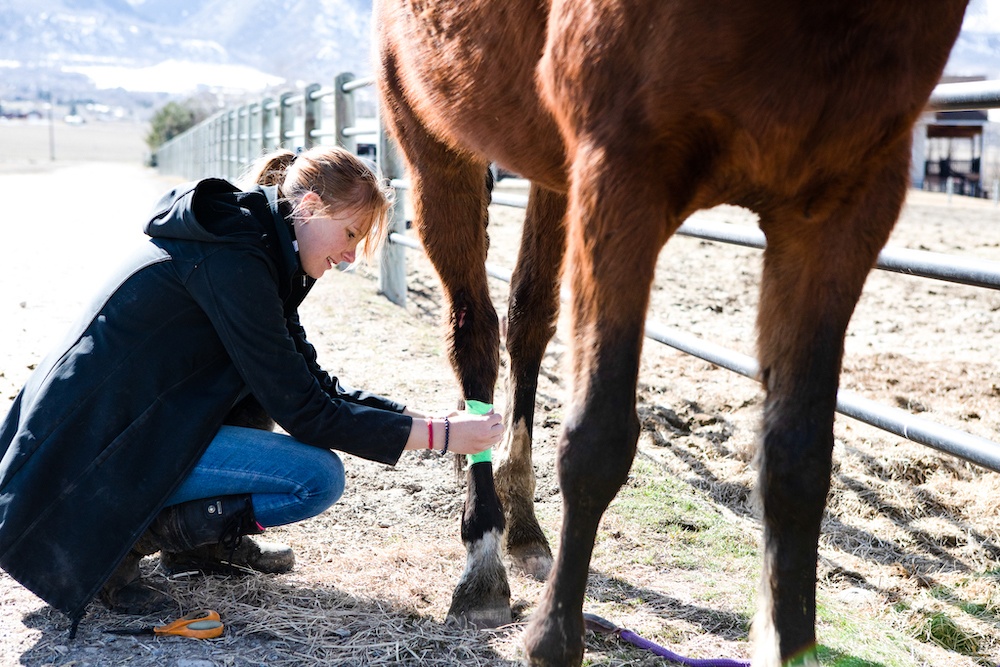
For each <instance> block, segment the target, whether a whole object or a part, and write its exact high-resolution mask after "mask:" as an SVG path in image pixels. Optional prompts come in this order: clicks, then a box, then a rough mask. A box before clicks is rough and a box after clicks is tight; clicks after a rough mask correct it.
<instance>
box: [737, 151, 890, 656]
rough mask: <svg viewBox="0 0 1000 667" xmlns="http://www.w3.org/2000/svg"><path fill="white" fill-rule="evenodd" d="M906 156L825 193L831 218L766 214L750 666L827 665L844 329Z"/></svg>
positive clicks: (883, 231) (878, 244) (791, 210)
mask: <svg viewBox="0 0 1000 667" xmlns="http://www.w3.org/2000/svg"><path fill="white" fill-rule="evenodd" d="M904 148H905V147H904ZM908 154H909V151H908V148H905V150H904V149H901V150H900V151H898V156H897V158H895V159H894V160H893V162H892V164H891V165H889V167H887V168H886V169H885V170H884V172H883V173H882V175H881V177H879V178H875V179H871V183H870V185H868V184H865V185H862V186H860V187H859V189H858V190H856V191H855V193H852V195H851V196H849V197H843V198H841V197H836V198H834V197H830V198H829V201H831V202H832V201H835V200H840V202H838V205H836V206H835V207H834V205H833V204H831V207H834V210H832V211H830V212H829V214H827V215H826V216H822V217H820V216H816V215H813V216H812V218H811V219H804V218H803V217H802V216H801V214H799V213H797V211H801V210H804V207H802V206H798V207H795V206H789V207H788V209H787V210H783V211H776V212H774V213H762V215H761V227H762V229H763V230H764V232H765V234H766V235H767V241H768V245H767V249H766V250H765V252H764V270H763V280H762V283H761V299H760V310H759V314H758V323H757V326H758V336H759V338H758V347H759V355H760V367H761V380H762V381H763V383H764V386H765V390H766V398H765V402H764V416H763V423H762V433H761V439H760V450H759V452H758V457H759V458H758V463H759V478H758V485H757V494H758V496H759V497H760V499H761V504H762V508H763V522H764V568H763V573H762V579H761V592H760V597H759V603H758V611H757V615H756V617H755V619H754V623H753V635H754V640H755V654H754V663H753V664H754V665H755V667H779V666H792V665H794V666H799V665H803V666H804V665H815V666H818V665H819V664H820V663H819V660H818V658H817V655H816V634H815V623H816V557H817V549H818V542H819V533H820V523H821V521H822V518H823V511H824V508H825V506H826V498H827V493H828V492H829V488H830V472H831V457H832V451H833V421H834V411H835V408H836V402H837V389H838V385H839V375H840V368H841V360H842V357H843V349H844V336H845V333H846V330H847V326H848V323H849V320H850V318H851V315H852V313H853V311H854V307H855V305H856V304H857V301H858V298H859V297H860V295H861V290H862V288H863V286H864V281H865V279H866V277H867V275H868V273H869V271H870V269H871V268H872V266H873V265H874V263H875V260H876V257H877V256H878V253H879V251H880V250H881V248H882V246H883V245H884V244H885V242H886V240H887V239H888V237H889V233H890V231H891V229H892V226H893V224H894V223H895V220H896V217H897V215H898V213H899V208H900V206H901V203H902V201H903V197H904V195H905V191H906V177H907V176H906V175H907V171H906V164H907V157H908ZM862 188H866V192H862ZM858 193H860V194H858ZM843 200H847V201H846V203H843ZM821 205H822V204H821ZM817 217H820V219H817Z"/></svg>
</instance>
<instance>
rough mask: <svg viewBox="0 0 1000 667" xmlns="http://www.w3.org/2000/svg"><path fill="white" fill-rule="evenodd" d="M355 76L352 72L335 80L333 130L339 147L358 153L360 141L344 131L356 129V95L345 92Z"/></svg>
mask: <svg viewBox="0 0 1000 667" xmlns="http://www.w3.org/2000/svg"><path fill="white" fill-rule="evenodd" d="M353 80H354V75H353V74H351V73H350V72H342V73H341V74H338V75H337V78H336V79H335V80H334V93H333V130H334V132H335V139H336V142H337V145H338V146H343V147H344V148H346V149H347V150H349V151H351V152H352V153H355V154H357V152H358V140H357V139H356V138H355V137H353V136H350V137H349V136H347V135H346V134H344V130H345V129H347V128H349V127H354V122H355V114H354V93H353V92H344V84H346V83H348V82H350V81H353Z"/></svg>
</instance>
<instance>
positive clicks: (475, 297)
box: [379, 44, 511, 627]
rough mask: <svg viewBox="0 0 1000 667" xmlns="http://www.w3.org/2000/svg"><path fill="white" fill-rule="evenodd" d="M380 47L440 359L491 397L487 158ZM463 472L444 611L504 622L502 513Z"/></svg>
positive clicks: (493, 328)
mask: <svg viewBox="0 0 1000 667" xmlns="http://www.w3.org/2000/svg"><path fill="white" fill-rule="evenodd" d="M382 48H383V53H382V64H383V71H382V75H381V76H380V77H379V85H380V89H381V90H380V93H381V96H382V101H383V106H382V109H383V117H384V119H385V121H386V123H387V125H388V127H389V129H390V131H391V133H392V135H393V137H394V138H395V139H396V142H397V143H398V145H399V147H400V149H401V150H402V153H403V155H404V157H405V158H406V162H407V164H408V166H409V176H410V188H411V189H410V195H411V201H412V203H413V207H414V213H415V217H414V223H415V227H416V229H417V232H418V234H419V235H420V239H421V241H422V243H423V246H424V250H425V252H426V253H427V257H428V258H429V259H430V261H431V262H432V263H433V265H434V268H435V269H436V271H437V273H438V276H439V277H440V279H441V282H442V285H443V287H444V294H445V300H446V307H447V315H446V317H447V318H448V323H447V331H446V337H447V345H448V351H449V359H450V361H451V364H452V367H453V368H454V369H455V372H456V375H457V376H458V380H459V383H460V384H461V388H462V395H463V397H464V398H467V399H475V400H479V401H483V402H487V403H492V402H493V392H494V387H495V385H496V380H497V375H498V372H499V366H500V332H499V322H498V320H497V314H496V310H495V309H494V308H493V304H492V302H491V300H490V294H489V289H488V286H487V283H486V251H487V248H488V244H489V241H488V238H487V234H486V224H487V204H488V192H487V181H486V172H487V164H486V162H485V161H479V160H476V159H474V158H472V157H470V156H469V154H468V153H459V152H457V151H454V150H451V149H450V148H449V147H448V146H446V145H445V144H443V143H442V142H440V141H439V140H438V139H436V138H435V137H434V136H432V135H431V133H430V132H428V131H427V129H426V128H425V127H424V125H423V124H422V123H421V121H420V120H419V118H417V116H416V114H414V113H413V110H412V109H411V108H410V106H409V104H408V101H407V97H406V95H405V94H404V93H403V90H404V86H403V85H402V83H401V82H400V80H399V79H398V77H397V74H398V73H397V70H396V64H395V58H394V55H393V53H392V50H391V45H387V44H383V45H382ZM467 479H468V490H467V494H466V503H465V511H464V514H463V517H462V541H463V542H464V543H465V547H466V551H467V561H466V568H465V571H464V572H463V574H462V577H461V579H460V580H459V583H458V585H457V586H456V588H455V591H454V593H453V596H452V603H451V608H450V609H449V611H448V615H449V616H451V617H457V618H461V619H465V620H467V621H469V622H470V623H472V624H473V625H477V626H490V627H492V626H498V625H503V624H505V623H509V622H510V620H511V612H510V586H509V585H508V583H507V573H506V571H505V570H504V567H503V562H502V560H501V558H500V548H501V540H502V537H503V531H504V520H503V511H502V510H501V508H500V500H499V498H497V495H496V489H495V487H494V484H493V466H492V464H490V463H489V462H484V463H476V464H473V465H471V466H470V467H469V470H468V473H467Z"/></svg>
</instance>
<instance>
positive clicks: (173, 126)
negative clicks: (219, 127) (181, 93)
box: [146, 100, 208, 151]
mask: <svg viewBox="0 0 1000 667" xmlns="http://www.w3.org/2000/svg"><path fill="white" fill-rule="evenodd" d="M207 117H208V113H207V111H206V110H205V108H204V105H203V104H201V103H199V102H197V101H195V100H186V101H184V102H168V103H167V104H165V105H164V106H162V107H161V108H160V109H159V110H158V111H157V112H156V113H155V114H153V120H152V121H151V122H150V129H149V134H147V135H146V144H147V145H148V146H149V148H150V150H153V151H155V150H156V149H157V148H159V147H160V146H161V145H162V144H163V143H165V142H167V141H170V140H171V139H173V138H174V137H176V136H177V135H178V134H180V133H181V132H184V131H185V130H188V129H190V128H191V127H194V126H195V125H197V124H198V123H200V122H201V121H203V120H204V119H205V118H207Z"/></svg>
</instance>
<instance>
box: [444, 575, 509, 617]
mask: <svg viewBox="0 0 1000 667" xmlns="http://www.w3.org/2000/svg"><path fill="white" fill-rule="evenodd" d="M448 619H449V620H455V621H458V622H460V623H465V624H468V625H471V626H472V627H474V628H480V629H485V628H498V627H500V626H501V625H507V624H509V623H510V622H511V621H513V616H512V614H511V610H510V588H509V587H508V586H507V580H506V578H505V579H504V581H503V585H502V586H501V587H500V588H499V590H494V591H492V592H486V591H483V590H482V589H479V590H478V591H473V590H472V588H471V587H468V586H462V585H461V584H460V585H459V587H458V588H456V589H455V592H454V593H453V594H452V597H451V608H450V609H449V610H448Z"/></svg>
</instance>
